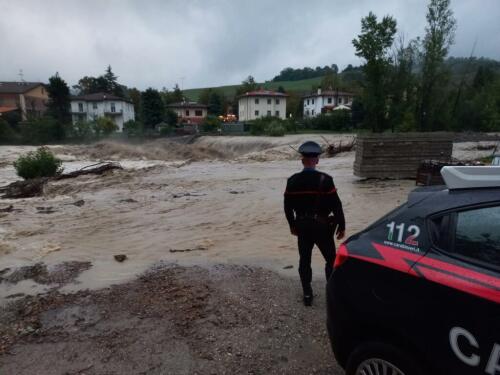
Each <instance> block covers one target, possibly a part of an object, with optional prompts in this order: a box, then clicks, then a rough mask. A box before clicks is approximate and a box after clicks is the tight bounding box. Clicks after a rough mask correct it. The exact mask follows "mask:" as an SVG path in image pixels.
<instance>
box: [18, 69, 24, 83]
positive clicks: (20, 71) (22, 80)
mask: <svg viewBox="0 0 500 375" xmlns="http://www.w3.org/2000/svg"><path fill="white" fill-rule="evenodd" d="M18 76H19V78H20V80H21V82H24V73H23V70H22V69H19V73H18Z"/></svg>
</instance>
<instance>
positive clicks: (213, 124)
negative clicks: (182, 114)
mask: <svg viewBox="0 0 500 375" xmlns="http://www.w3.org/2000/svg"><path fill="white" fill-rule="evenodd" d="M220 126H221V124H220V120H219V119H218V118H217V117H216V116H207V117H206V118H205V120H204V121H203V124H202V126H201V130H202V131H203V132H207V133H214V132H216V131H217V130H219V129H220Z"/></svg>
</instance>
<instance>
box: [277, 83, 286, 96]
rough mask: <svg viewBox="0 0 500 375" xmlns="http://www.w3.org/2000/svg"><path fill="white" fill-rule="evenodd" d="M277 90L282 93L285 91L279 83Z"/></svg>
mask: <svg viewBox="0 0 500 375" xmlns="http://www.w3.org/2000/svg"><path fill="white" fill-rule="evenodd" d="M278 92H281V93H282V94H284V93H285V88H284V87H283V86H281V85H279V86H278Z"/></svg>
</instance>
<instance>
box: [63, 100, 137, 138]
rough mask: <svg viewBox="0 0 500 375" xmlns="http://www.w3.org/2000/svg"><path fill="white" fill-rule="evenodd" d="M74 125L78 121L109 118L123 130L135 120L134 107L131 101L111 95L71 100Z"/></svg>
mask: <svg viewBox="0 0 500 375" xmlns="http://www.w3.org/2000/svg"><path fill="white" fill-rule="evenodd" d="M71 114H72V117H73V124H75V123H76V122H78V121H93V120H96V119H97V118H99V117H103V116H106V117H109V118H110V119H112V120H113V121H114V123H115V124H116V125H117V126H118V128H119V131H122V130H123V124H124V123H126V122H127V121H129V120H135V113H134V105H133V104H132V102H131V101H129V100H127V99H124V98H120V97H118V96H114V95H111V94H105V93H102V92H101V93H97V94H89V95H80V96H74V97H72V98H71Z"/></svg>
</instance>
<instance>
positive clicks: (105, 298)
mask: <svg viewBox="0 0 500 375" xmlns="http://www.w3.org/2000/svg"><path fill="white" fill-rule="evenodd" d="M326 137H327V138H328V139H329V141H330V142H334V141H336V142H338V141H340V140H342V141H344V142H347V141H349V139H350V136H347V135H340V136H335V137H333V136H331V135H328V136H326ZM309 139H312V140H316V141H318V142H320V143H323V140H322V138H321V137H320V136H307V135H300V136H299V135H297V136H287V137H283V138H265V137H202V138H198V139H196V140H190V139H185V140H182V142H180V143H178V142H176V143H173V142H169V141H166V140H160V141H155V142H149V143H146V144H141V145H127V144H121V143H115V142H102V143H99V144H95V145H85V146H52V149H53V151H54V152H56V153H57V154H58V155H59V157H61V158H62V159H63V160H64V166H65V168H66V170H72V169H77V168H80V167H81V166H84V165H88V164H91V163H94V162H96V161H100V160H115V161H120V163H121V164H122V165H123V166H124V168H125V170H123V171H114V172H111V173H108V174H105V175H102V176H81V177H79V178H76V179H72V180H61V181H58V182H52V183H50V184H49V185H48V186H47V188H46V190H45V193H44V195H43V196H42V197H38V198H31V199H22V200H1V201H0V305H1V306H2V310H1V315H0V318H1V319H0V328H1V331H0V335H1V336H0V344H1V347H0V350H1V351H2V353H3V355H2V356H1V357H0V373H2V374H3V373H5V374H63V373H67V374H81V373H87V374H123V373H130V374H142V373H152V374H155V373H158V374H166V373H168V374H183V373H186V374H188V373H189V374H191V373H200V374H205V373H214V374H219V373H228V374H229V373H237V372H241V371H245V372H248V373H254V374H260V373H262V374H267V373H290V374H292V373H317V374H323V373H324V374H327V373H328V374H335V373H341V372H339V369H338V368H337V367H336V366H335V364H334V361H333V358H332V356H331V352H330V349H329V346H328V345H329V344H328V342H327V339H326V333H325V309H324V304H325V303H324V290H323V289H324V280H322V278H321V277H322V275H323V271H322V269H323V261H322V259H321V256H320V255H319V252H317V253H315V254H314V256H313V272H314V276H315V279H314V283H315V291H316V294H317V298H316V303H315V306H314V307H313V308H312V309H306V308H304V307H303V306H302V305H301V303H300V287H299V281H298V276H297V264H298V254H297V249H296V244H295V238H294V237H292V236H291V235H290V234H289V231H288V226H287V223H286V220H285V218H284V215H283V208H282V204H283V203H282V199H283V198H282V197H283V190H284V187H285V184H286V178H287V177H288V176H290V175H291V174H293V173H295V172H296V171H298V170H300V162H299V160H298V157H297V155H296V153H295V152H294V151H293V150H292V149H291V148H290V147H289V145H292V146H293V147H295V148H296V147H297V146H298V145H299V144H300V143H302V142H303V141H305V140H309ZM476 146H477V145H475V144H472V143H471V144H460V145H456V150H455V153H456V155H458V156H459V157H461V158H463V159H466V158H474V157H477V156H478V151H477V147H476ZM31 149H33V148H30V147H0V181H1V182H2V183H0V185H3V183H7V182H11V181H13V180H15V179H16V177H15V174H14V171H13V168H12V167H11V163H12V161H13V160H15V158H16V157H17V156H18V155H19V154H20V153H23V152H26V151H29V150H31ZM353 161H354V153H353V152H349V153H344V154H340V155H338V156H336V157H334V158H329V159H322V160H321V162H320V169H321V170H323V171H325V172H327V173H329V174H331V175H333V177H334V180H335V183H336V185H337V188H338V191H339V195H340V197H341V199H342V201H343V204H344V210H345V212H346V220H347V232H348V235H350V234H354V233H355V232H357V231H359V230H361V229H362V228H364V227H365V226H367V225H368V224H370V223H371V222H373V221H374V220H376V219H377V218H378V217H380V216H381V215H383V214H384V213H386V212H387V211H389V210H391V209H392V208H394V207H396V206H397V205H399V204H400V203H402V202H403V201H404V200H405V199H406V196H407V194H408V192H409V191H410V190H411V189H412V188H413V187H414V182H413V181H389V180H387V181H374V180H370V181H363V180H360V179H358V178H356V177H354V176H353V174H352V165H353ZM10 205H12V207H11V208H9V209H7V210H3V211H2V209H3V208H6V207H8V206H10ZM115 255H126V259H125V260H124V261H122V262H118V261H116V260H115ZM122 260H123V259H122ZM159 264H161V265H162V266H158V265H159Z"/></svg>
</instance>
